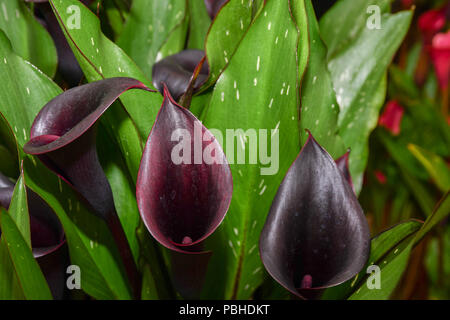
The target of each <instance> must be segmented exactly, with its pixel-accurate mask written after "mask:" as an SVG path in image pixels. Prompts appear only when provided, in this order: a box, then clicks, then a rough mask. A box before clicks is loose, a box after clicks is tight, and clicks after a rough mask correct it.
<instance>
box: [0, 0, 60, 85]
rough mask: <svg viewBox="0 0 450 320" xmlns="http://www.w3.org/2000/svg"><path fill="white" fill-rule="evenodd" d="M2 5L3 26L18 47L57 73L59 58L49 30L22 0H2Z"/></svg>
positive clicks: (22, 53)
mask: <svg viewBox="0 0 450 320" xmlns="http://www.w3.org/2000/svg"><path fill="white" fill-rule="evenodd" d="M0 9H1V10H0V11H1V12H0V29H2V30H3V31H4V32H5V33H6V35H7V36H8V37H9V39H10V40H11V43H12V47H13V49H14V51H15V52H16V53H17V54H18V55H20V56H22V57H23V58H24V59H25V60H28V61H30V62H31V63H32V64H34V65H35V66H37V67H38V68H39V69H41V70H42V71H44V72H45V73H46V74H47V75H49V76H50V77H53V76H54V75H55V72H56V66H57V62H58V58H57V55H56V48H55V45H54V43H53V39H52V38H51V37H50V35H49V34H48V32H47V30H45V28H44V27H43V26H42V25H41V24H40V23H39V22H38V21H37V20H36V19H35V18H34V16H33V13H32V12H31V11H30V10H29V9H28V8H27V6H26V5H25V3H24V1H22V0H0Z"/></svg>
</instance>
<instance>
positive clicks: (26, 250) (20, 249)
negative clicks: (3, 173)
mask: <svg viewBox="0 0 450 320" xmlns="http://www.w3.org/2000/svg"><path fill="white" fill-rule="evenodd" d="M0 214H1V216H0V217H1V219H0V220H1V231H2V236H1V242H0V261H1V262H2V263H1V264H0V281H1V283H2V289H0V297H1V298H2V299H17V298H18V299H20V298H22V297H23V298H25V299H52V295H51V293H50V289H49V287H48V285H47V282H46V280H45V278H44V275H43V274H42V271H41V270H40V268H39V265H38V263H37V261H36V260H35V259H34V257H33V253H32V251H31V250H32V249H31V236H30V217H29V214H28V204H27V192H26V188H25V183H24V179H23V175H21V176H20V177H19V180H18V181H17V183H16V187H15V188H14V193H13V197H12V200H11V205H10V207H9V213H8V212H6V211H3V210H2V212H0ZM5 259H6V260H5ZM8 260H9V261H8ZM3 284H6V285H5V286H3ZM19 291H20V293H19Z"/></svg>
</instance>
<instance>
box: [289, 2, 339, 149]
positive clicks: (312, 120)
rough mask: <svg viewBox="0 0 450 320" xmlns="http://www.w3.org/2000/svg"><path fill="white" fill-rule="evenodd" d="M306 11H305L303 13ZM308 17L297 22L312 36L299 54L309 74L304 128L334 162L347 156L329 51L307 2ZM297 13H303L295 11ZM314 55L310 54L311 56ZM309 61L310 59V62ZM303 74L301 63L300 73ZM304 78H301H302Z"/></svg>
mask: <svg viewBox="0 0 450 320" xmlns="http://www.w3.org/2000/svg"><path fill="white" fill-rule="evenodd" d="M303 3H304V2H303V1H295V2H293V5H294V4H295V5H298V6H299V7H301V6H304V4H303ZM303 10H305V9H303ZM306 11H307V15H306V16H304V17H298V18H296V19H297V20H298V21H299V22H298V23H297V24H298V26H299V27H307V28H308V29H307V30H302V31H301V33H300V34H303V35H306V34H309V42H308V41H303V42H302V43H306V44H307V48H306V49H303V50H301V51H300V52H299V57H300V58H301V59H305V57H306V60H308V66H307V69H306V73H305V75H304V77H303V81H302V89H301V123H300V124H301V128H302V129H309V130H310V131H311V132H312V133H313V135H314V138H315V139H316V140H317V141H318V142H319V143H320V144H321V145H322V146H323V147H324V148H325V149H326V150H327V151H328V152H329V153H330V154H331V155H332V156H333V157H335V158H337V157H339V156H341V155H343V154H344V153H345V147H344V145H343V143H342V140H341V139H340V137H339V136H338V135H337V121H338V113H339V106H338V103H337V101H336V94H335V92H334V90H333V83H332V81H331V76H330V73H329V72H328V67H327V49H326V47H325V45H324V43H323V42H322V39H321V38H320V34H319V26H318V23H317V20H316V17H315V13H314V9H313V7H312V4H311V1H309V0H308V1H306ZM294 12H301V10H295V11H294ZM300 48H301V47H300ZM309 52H311V54H309ZM308 58H309V59H308ZM302 68H303V70H304V65H303V63H302V62H301V63H300V67H299V70H300V72H302V71H301V70H302ZM299 76H300V77H301V76H302V75H301V74H300V75H299ZM301 133H302V134H303V135H302V144H304V143H305V142H306V139H307V134H306V132H305V130H302V132H301Z"/></svg>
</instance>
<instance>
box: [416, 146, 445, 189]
mask: <svg viewBox="0 0 450 320" xmlns="http://www.w3.org/2000/svg"><path fill="white" fill-rule="evenodd" d="M408 149H409V151H411V153H412V154H413V155H414V156H415V157H416V158H417V160H419V161H420V162H421V163H422V165H423V166H424V167H425V169H426V170H427V172H428V174H429V175H430V176H431V177H432V178H433V181H434V182H435V183H436V185H437V186H438V187H439V189H440V190H441V191H442V192H447V191H448V190H450V169H449V168H448V166H447V163H446V162H445V161H444V159H442V158H441V157H439V156H437V155H436V154H434V153H432V152H429V151H427V150H424V149H422V148H420V147H419V146H416V145H413V144H411V145H409V146H408Z"/></svg>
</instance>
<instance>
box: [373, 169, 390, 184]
mask: <svg viewBox="0 0 450 320" xmlns="http://www.w3.org/2000/svg"><path fill="white" fill-rule="evenodd" d="M373 174H374V175H375V178H377V180H378V182H379V183H380V184H386V182H387V178H386V176H385V174H384V173H383V172H381V171H380V170H376V171H374V173H373Z"/></svg>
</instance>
